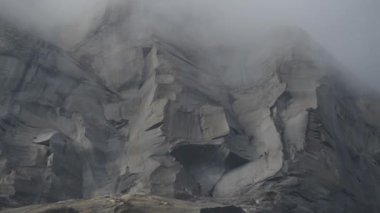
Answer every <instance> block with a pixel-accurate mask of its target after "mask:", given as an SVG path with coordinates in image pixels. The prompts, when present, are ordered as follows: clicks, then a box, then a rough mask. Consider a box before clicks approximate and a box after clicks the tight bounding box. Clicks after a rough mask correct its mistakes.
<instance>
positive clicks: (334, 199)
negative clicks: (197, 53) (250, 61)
mask: <svg viewBox="0 0 380 213" xmlns="http://www.w3.org/2000/svg"><path fill="white" fill-rule="evenodd" d="M115 11H116V12H115ZM122 14H129V12H128V10H127V9H126V8H125V7H122V6H119V7H117V8H112V10H110V11H108V12H107V13H106V15H105V17H104V19H103V21H102V23H101V24H100V26H99V27H98V28H96V29H95V30H94V31H93V32H92V33H91V34H89V36H88V37H87V38H86V39H85V40H83V41H82V42H81V43H80V44H79V45H78V46H77V47H76V48H75V49H73V50H70V51H68V50H63V49H62V48H59V47H57V46H54V45H53V44H50V43H48V42H45V41H43V40H41V39H39V38H36V37H33V36H32V35H29V34H27V33H24V32H21V31H19V30H17V29H15V28H14V27H13V26H11V25H10V24H8V23H6V22H4V21H1V22H0V79H1V82H2V84H1V85H0V87H1V89H0V100H1V104H0V107H1V109H0V206H1V208H3V210H4V212H44V213H52V212H53V213H58V212H70V213H71V212H73V213H74V212H124V213H125V212H146V213H149V212H173V213H175V212H189V213H190V212H194V213H195V212H197V213H198V212H199V213H212V212H226V213H227V212H229V213H235V212H237V213H240V212H246V213H248V212H252V213H253V212H255V213H256V212H257V213H259V212H260V213H264V212H379V211H380V204H379V202H378V201H379V200H380V182H379V181H378V180H379V179H380V167H379V164H380V125H379V121H380V96H379V95H378V94H377V93H376V92H373V91H371V90H370V89H367V88H362V87H359V86H353V85H355V84H353V83H352V80H350V78H348V77H345V76H344V75H343V74H342V73H341V71H340V70H341V69H342V68H341V66H339V65H337V64H336V63H334V62H333V60H332V59H331V58H330V57H329V55H328V54H327V53H326V52H324V51H323V50H322V49H321V48H320V47H319V46H318V45H317V44H315V43H314V42H313V41H312V40H311V39H310V38H309V37H308V36H307V35H306V34H305V33H304V32H302V31H300V30H297V29H290V30H289V29H287V30H281V31H278V32H276V35H277V36H278V35H280V36H279V37H276V36H275V37H274V41H276V42H277V43H278V44H276V45H274V47H273V51H271V53H273V54H269V55H268V56H267V57H266V58H265V60H264V61H263V63H262V64H264V65H262V66H260V68H261V69H262V70H260V72H261V75H256V74H255V72H254V70H255V67H248V68H249V69H251V70H252V72H248V73H247V72H246V70H245V71H244V72H245V74H246V75H252V76H257V77H255V78H252V79H251V78H249V79H250V80H249V81H248V82H245V83H244V84H239V85H237V84H236V83H231V82H230V81H228V78H226V76H223V72H221V71H220V70H219V68H220V67H218V66H211V65H210V64H209V65H210V66H203V65H205V64H207V63H204V62H205V61H207V57H202V58H199V57H198V58H197V60H195V59H194V58H193V57H191V56H189V55H191V54H189V53H188V52H186V48H184V47H178V46H177V45H176V44H172V43H170V42H168V41H165V40H162V39H155V38H154V37H151V36H146V37H144V38H141V37H136V36H131V33H130V31H129V28H128V26H129V25H128V24H126V21H125V20H128V18H130V16H128V15H122ZM127 23H128V22H127ZM227 51H228V49H227ZM192 54H193V53H192ZM227 55H228V54H227ZM202 60H204V61H203V62H202ZM239 72H240V71H239V70H237V71H236V74H237V75H238V74H239ZM229 75H231V73H229ZM104 195H107V196H104ZM100 196H103V197H100ZM64 200H69V201H65V202H62V201H64ZM58 201H61V202H59V203H55V204H52V203H53V202H58ZM49 203H50V204H49ZM33 204H38V205H33ZM28 205H31V206H28ZM22 206H25V207H22ZM1 208H0V209H1Z"/></svg>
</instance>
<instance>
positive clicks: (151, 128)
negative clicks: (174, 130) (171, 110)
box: [145, 121, 164, 132]
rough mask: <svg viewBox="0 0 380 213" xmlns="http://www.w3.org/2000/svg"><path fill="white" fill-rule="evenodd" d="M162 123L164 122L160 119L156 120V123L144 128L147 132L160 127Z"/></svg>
mask: <svg viewBox="0 0 380 213" xmlns="http://www.w3.org/2000/svg"><path fill="white" fill-rule="evenodd" d="M163 124H164V122H162V121H161V122H158V123H156V124H154V125H153V126H151V127H149V128H148V129H146V130H145V131H146V132H148V131H150V130H153V129H157V128H159V127H161V126H162V125H163Z"/></svg>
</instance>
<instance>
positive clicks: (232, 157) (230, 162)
mask: <svg viewBox="0 0 380 213" xmlns="http://www.w3.org/2000/svg"><path fill="white" fill-rule="evenodd" d="M249 162H250V161H249V160H247V159H245V158H242V157H240V156H239V155H237V154H235V153H233V152H230V154H229V155H228V157H227V159H226V161H225V164H226V168H227V170H232V169H235V168H238V167H240V166H243V165H244V164H247V163H249Z"/></svg>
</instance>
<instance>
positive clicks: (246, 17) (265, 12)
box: [0, 0, 380, 88]
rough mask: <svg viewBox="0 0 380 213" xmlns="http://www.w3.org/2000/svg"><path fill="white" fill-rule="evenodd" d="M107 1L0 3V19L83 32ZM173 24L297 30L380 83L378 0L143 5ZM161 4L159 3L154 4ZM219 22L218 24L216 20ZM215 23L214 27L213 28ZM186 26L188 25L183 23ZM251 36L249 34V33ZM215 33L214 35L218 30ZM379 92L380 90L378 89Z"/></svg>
mask: <svg viewBox="0 0 380 213" xmlns="http://www.w3.org/2000/svg"><path fill="white" fill-rule="evenodd" d="M108 1H109V0H0V15H1V16H3V17H7V18H8V19H11V20H12V21H14V22H15V23H17V24H19V25H22V26H24V27H29V28H33V29H34V30H35V31H39V32H41V34H44V35H46V34H49V32H53V31H54V30H56V29H57V28H60V27H62V26H65V25H70V24H71V25H74V26H78V29H80V30H82V31H85V30H86V29H87V28H88V25H89V23H90V20H92V19H93V18H94V17H96V16H99V14H101V11H102V9H104V8H105V4H106V3H107V2H108ZM144 1H145V4H148V5H149V4H151V5H152V6H151V7H152V8H151V9H152V10H158V11H160V10H161V12H162V13H164V14H166V15H168V17H171V16H172V19H177V20H185V19H181V16H182V15H185V14H186V13H187V12H189V13H191V14H197V15H199V16H200V18H199V20H200V21H202V20H203V19H202V18H203V17H202V16H205V17H204V18H205V19H206V16H207V20H211V21H210V23H207V22H206V23H203V24H205V25H208V26H210V29H212V28H214V29H215V28H221V31H220V32H226V36H230V35H233V34H228V31H229V30H230V31H231V32H234V33H235V34H244V33H246V32H247V28H255V27H259V26H260V27H262V26H265V25H270V24H273V23H281V24H282V23H284V24H290V25H296V26H299V27H301V28H303V29H305V30H306V31H307V32H309V33H310V34H311V36H312V37H313V38H315V39H316V40H317V41H318V42H319V43H321V44H322V45H323V46H324V47H325V48H326V49H327V50H329V51H330V52H331V53H332V54H333V55H335V56H336V58H337V59H338V60H339V61H340V62H341V63H343V64H345V65H346V66H348V67H349V68H350V69H351V70H353V71H354V72H356V73H358V74H360V75H361V76H363V78H365V79H366V80H367V81H368V82H370V83H371V84H372V85H374V86H377V84H380V82H379V81H380V69H379V67H380V12H379V11H380V1H379V0H234V1H231V0H144ZM161 1H162V2H164V3H163V4H159V3H158V2H161ZM216 20H219V21H216ZM213 22H215V23H213ZM183 24H184V25H186V23H183ZM248 31H249V30H248ZM216 32H218V30H216ZM378 88H380V86H378Z"/></svg>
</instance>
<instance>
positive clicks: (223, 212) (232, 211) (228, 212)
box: [200, 206, 245, 213]
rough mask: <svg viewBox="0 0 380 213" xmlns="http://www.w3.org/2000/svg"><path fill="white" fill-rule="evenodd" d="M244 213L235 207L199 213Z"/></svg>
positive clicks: (204, 210)
mask: <svg viewBox="0 0 380 213" xmlns="http://www.w3.org/2000/svg"><path fill="white" fill-rule="evenodd" d="M244 212H245V211H244V210H243V209H241V208H239V207H236V206H227V207H217V208H207V209H201V211H200V213H244Z"/></svg>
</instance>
